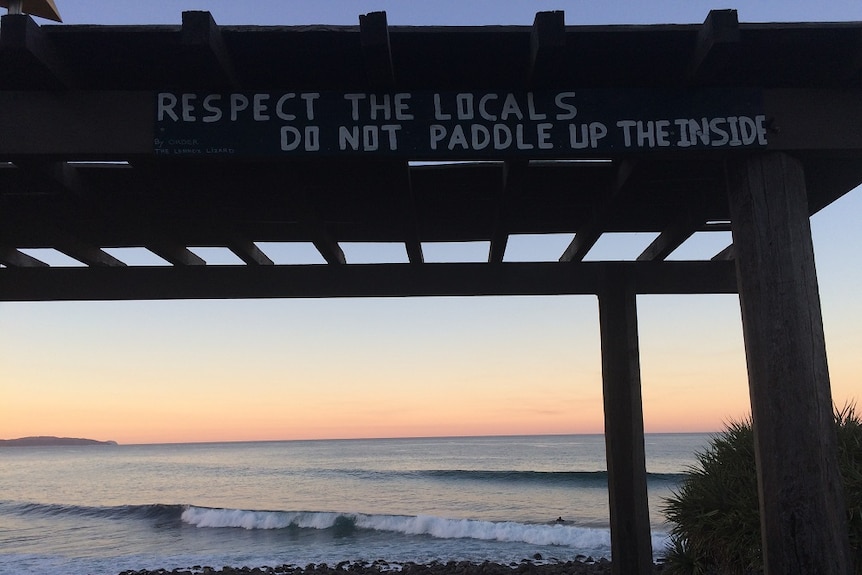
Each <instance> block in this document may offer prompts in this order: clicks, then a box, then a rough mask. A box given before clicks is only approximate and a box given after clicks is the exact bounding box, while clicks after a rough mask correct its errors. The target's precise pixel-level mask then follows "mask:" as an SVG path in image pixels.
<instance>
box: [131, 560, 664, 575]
mask: <svg viewBox="0 0 862 575" xmlns="http://www.w3.org/2000/svg"><path fill="white" fill-rule="evenodd" d="M661 571H662V568H661V565H660V564H657V565H655V566H654V569H653V573H656V574H657V573H661ZM393 573H397V574H400V575H610V573H611V562H610V561H608V560H607V559H598V560H594V559H592V558H591V557H583V558H578V559H576V560H574V561H559V562H533V561H529V560H524V561H522V562H520V563H512V564H508V565H502V564H500V563H491V562H488V561H486V562H484V563H472V562H469V561H449V562H447V563H442V562H432V563H427V564H423V563H412V562H408V563H388V562H386V561H374V562H373V563H368V562H350V561H345V562H342V563H339V564H337V565H335V566H329V565H327V564H325V563H321V564H318V565H315V564H313V563H312V564H310V565H306V566H305V567H299V566H296V565H281V566H278V567H221V568H214V567H206V566H201V565H195V566H194V567H190V568H187V569H172V570H168V569H157V570H155V571H148V570H142V571H123V572H122V573H120V574H119V575H391V574H393Z"/></svg>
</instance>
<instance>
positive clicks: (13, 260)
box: [0, 246, 48, 268]
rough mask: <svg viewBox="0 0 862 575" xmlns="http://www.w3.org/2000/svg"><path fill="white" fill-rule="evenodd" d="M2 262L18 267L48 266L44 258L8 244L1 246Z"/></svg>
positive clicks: (0, 257) (0, 260)
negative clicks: (35, 256) (37, 257)
mask: <svg viewBox="0 0 862 575" xmlns="http://www.w3.org/2000/svg"><path fill="white" fill-rule="evenodd" d="M0 264H3V265H4V266H10V267H16V268H17V267H22V268H28V267H48V264H46V263H45V262H43V261H42V260H39V259H36V258H34V257H33V256H31V255H28V254H25V253H24V252H22V251H19V250H16V249H15V248H10V247H8V246H0Z"/></svg>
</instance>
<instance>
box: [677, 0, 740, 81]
mask: <svg viewBox="0 0 862 575" xmlns="http://www.w3.org/2000/svg"><path fill="white" fill-rule="evenodd" d="M739 45H740V33H739V17H738V15H737V12H736V10H710V12H709V14H708V15H707V17H706V20H704V22H703V24H702V25H701V27H700V30H699V31H698V33H697V42H696V43H695V45H694V49H693V51H692V55H691V60H690V61H689V66H688V74H687V76H688V77H687V82H688V83H689V84H709V83H713V82H715V81H716V80H718V79H720V78H721V75H722V74H723V72H724V71H725V70H727V69H728V68H731V67H733V66H736V65H737V63H738V58H739Z"/></svg>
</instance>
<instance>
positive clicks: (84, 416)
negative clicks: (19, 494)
mask: <svg viewBox="0 0 862 575" xmlns="http://www.w3.org/2000/svg"><path fill="white" fill-rule="evenodd" d="M56 3H57V5H58V8H59V10H60V13H61V15H62V16H63V19H64V22H65V23H66V24H179V23H180V22H181V13H182V11H184V10H209V11H210V12H211V13H212V14H213V17H214V19H215V21H216V22H217V23H219V24H224V25H229V24H259V25H293V24H357V23H358V16H359V14H365V13H368V12H372V11H378V10H385V11H386V12H387V19H388V22H389V24H390V25H492V24H520V25H530V24H531V23H532V21H533V17H534V15H535V12H536V11H539V10H564V11H565V12H566V23H567V24H569V25H576V24H654V23H699V22H702V21H703V19H704V18H705V17H706V14H707V12H708V11H709V10H710V9H711V8H733V6H727V5H715V4H711V3H707V2H701V1H695V0H675V1H672V0H659V1H651V2H629V1H623V0H607V1H604V2H586V1H579V2H570V1H569V2H567V1H557V2H550V1H535V2H507V1H500V0H492V1H472V2H464V1H463V0H461V1H457V2H456V1H454V0H441V1H435V2H407V1H404V0H397V1H394V0H393V1H377V2H371V1H363V0H355V1H344V0H340V1H332V0H317V1H314V2H297V1H287V0H260V1H254V2H248V1H245V2H239V1H231V2H228V1H222V0H219V1H209V2H206V1H201V0H198V1H193V0H169V1H168V0H159V1H150V2H139V1H137V0H135V1H131V0H110V1H109V0H100V1H81V0H76V1H63V0H57V1H56ZM741 4H744V6H739V7H737V8H738V12H739V19H740V21H741V22H768V21H785V22H786V21H862V2H859V1H858V0H846V1H843V0H825V1H821V2H816V3H812V2H808V1H787V0H781V1H776V0H762V1H758V0H750V1H748V2H745V3H741ZM42 23H47V22H44V21H40V24H42ZM860 215H862V191H860V190H859V189H856V190H854V191H852V192H851V193H849V194H847V195H846V196H845V197H843V198H841V199H840V200H839V201H837V202H836V203H835V204H833V205H831V206H829V207H827V208H826V209H824V210H823V211H822V212H820V213H818V214H816V215H815V216H814V217H813V218H812V221H811V225H812V234H813V238H814V247H815V257H816V265H817V270H818V277H819V285H820V294H821V302H822V308H823V317H824V329H825V332H826V342H827V351H828V357H829V365H830V375H831V381H832V393H833V399H834V401H835V402H836V403H837V404H838V405H843V404H845V403H848V402H855V401H856V400H858V398H859V395H860V394H859V390H860V389H862V388H860V376H862V354H860V353H858V350H859V349H862V329H859V327H858V326H859V325H860V323H862V302H860V298H859V297H858V296H857V293H856V292H857V289H856V288H857V286H859V285H862V265H860V263H862V262H860V255H859V254H860V253H862V226H859V225H858V218H859V216H860ZM653 237H654V236H653V235H650V234H634V235H626V236H621V235H615V236H613V237H610V236H608V237H603V238H602V239H601V240H600V241H599V243H598V244H597V245H596V247H595V248H594V249H593V250H592V251H591V252H590V254H588V256H587V258H586V259H587V260H606V259H612V260H617V259H628V260H631V259H634V258H635V257H636V256H637V255H638V254H639V253H640V251H641V250H642V249H643V248H644V247H645V246H646V245H648V244H649V242H650V241H652V239H653ZM570 239H571V236H562V237H560V236H551V237H544V238H535V237H513V238H512V239H511V240H510V243H509V248H508V249H507V252H506V260H507V261H542V260H546V261H554V260H556V259H557V258H558V257H559V255H560V254H561V253H562V251H563V249H564V248H565V246H566V245H567V244H568V242H569V241H570ZM729 243H730V236H729V234H724V233H719V234H715V233H713V234H710V235H709V236H706V237H700V234H698V235H697V236H696V237H695V238H693V239H692V241H690V242H687V243H686V244H685V245H683V246H682V247H681V248H680V249H679V250H677V252H675V253H674V254H672V255H671V258H670V259H704V258H708V257H710V256H711V255H713V254H715V253H717V252H718V251H719V250H721V249H722V248H724V247H725V246H726V245H728V244H729ZM261 247H262V248H263V249H264V251H265V252H267V253H268V254H269V255H270V256H271V257H272V258H273V259H275V260H276V263H314V262H319V261H322V260H320V259H319V256H316V255H315V254H310V255H309V253H308V251H305V252H303V251H301V248H303V247H305V248H306V249H307V246H299V247H298V248H300V251H293V250H290V249H288V248H287V247H285V246H261ZM424 247H425V254H426V261H483V260H484V259H485V258H486V255H487V252H486V251H483V250H487V246H455V247H453V246H434V245H426V246H424ZM342 248H343V249H344V251H345V254H346V256H347V259H348V262H352V263H362V262H364V261H381V258H382V259H387V258H394V259H395V261H399V258H403V257H404V256H403V248H402V247H397V246H396V247H395V251H393V247H392V246H388V247H386V246H361V245H343V246H342ZM198 253H199V255H202V257H204V259H206V260H207V261H208V263H210V264H214V265H218V264H221V263H230V261H231V260H224V258H225V256H224V254H223V253H217V252H206V251H204V250H201V251H199V252H198ZM126 255H129V254H126ZM37 256H38V257H41V258H44V259H46V261H51V263H52V264H55V263H56V265H70V263H69V262H68V261H67V260H64V259H63V258H62V257H60V256H54V255H51V254H43V253H39V254H37ZM131 257H139V254H137V255H136V254H132V255H131ZM52 258H56V260H53V259H52ZM223 260H224V261H223ZM141 263H148V262H146V261H144V260H142V261H141ZM598 321H599V319H598V307H597V302H596V298H595V297H592V296H554V297H506V298H501V297H475V298H412V299H411V298H380V299H373V298H372V299H285V300H227V301H198V300H194V301H162V302H152V301H137V302H71V303H70V302H39V303H0V438H14V437H23V436H30V435H58V436H74V437H90V438H95V439H103V440H115V441H118V442H120V443H163V442H168V443H173V442H191V441H246V440H281V439H326V438H350V437H416V436H450V435H510V434H556V433H601V432H602V428H603V411H602V391H601V389H602V383H601V367H600V366H601V357H600V347H599V326H598ZM638 325H639V336H640V352H641V357H640V361H641V379H642V388H643V403H644V422H645V428H646V431H647V432H689V431H698V432H700V431H717V430H719V429H721V428H722V426H723V425H724V424H725V423H726V422H728V421H730V420H738V419H740V418H742V417H745V416H746V415H747V414H748V412H749V399H748V383H747V375H746V367H745V354H744V349H743V341H742V327H741V320H740V312H739V301H738V298H737V296H735V295H712V296H675V295H674V296H670V295H669V296H639V297H638Z"/></svg>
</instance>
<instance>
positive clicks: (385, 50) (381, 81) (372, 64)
mask: <svg viewBox="0 0 862 575" xmlns="http://www.w3.org/2000/svg"><path fill="white" fill-rule="evenodd" d="M359 39H360V42H361V44H362V56H363V58H364V60H365V75H366V77H367V78H368V84H369V85H370V87H371V89H372V90H381V91H387V90H393V89H394V88H395V69H394V67H393V65H392V46H391V44H390V43H389V25H388V24H387V22H386V12H369V13H368V14H361V15H360V16H359Z"/></svg>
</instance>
